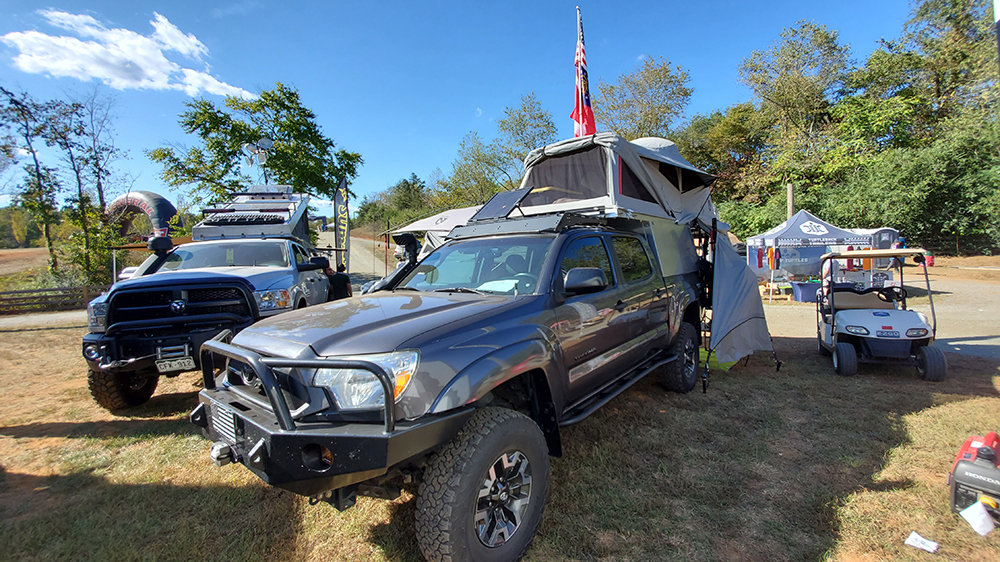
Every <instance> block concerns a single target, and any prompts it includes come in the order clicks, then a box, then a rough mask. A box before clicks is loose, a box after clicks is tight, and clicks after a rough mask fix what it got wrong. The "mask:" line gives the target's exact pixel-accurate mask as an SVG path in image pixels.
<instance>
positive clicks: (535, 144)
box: [493, 92, 557, 181]
mask: <svg viewBox="0 0 1000 562" xmlns="http://www.w3.org/2000/svg"><path fill="white" fill-rule="evenodd" d="M497 131H498V132H499V137H498V138H497V139H496V140H495V141H494V142H493V146H494V148H495V149H496V150H497V151H498V152H500V154H502V155H503V156H505V157H506V159H507V163H508V166H509V167H511V168H513V170H512V173H509V174H507V175H508V177H511V178H515V179H516V181H520V178H521V177H522V176H524V158H525V157H526V156H528V153H529V152H531V151H532V150H534V149H536V148H539V147H542V146H545V145H547V144H551V143H553V142H555V141H556V139H557V137H556V135H557V132H556V124H555V122H553V121H552V113H550V112H548V111H545V110H543V109H542V106H541V104H540V103H538V100H537V99H536V98H535V93H534V92H532V93H530V94H528V95H526V96H523V97H522V98H521V106H520V107H517V108H512V107H507V108H504V118H503V119H500V120H499V121H497Z"/></svg>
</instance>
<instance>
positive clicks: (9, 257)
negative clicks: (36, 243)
mask: <svg viewBox="0 0 1000 562" xmlns="http://www.w3.org/2000/svg"><path fill="white" fill-rule="evenodd" d="M48 258H49V253H48V250H46V249H45V248H16V249H13V250H0V275H10V274H11V273H17V272H19V271H24V270H25V269H38V268H41V267H45V264H46V263H47V260H48Z"/></svg>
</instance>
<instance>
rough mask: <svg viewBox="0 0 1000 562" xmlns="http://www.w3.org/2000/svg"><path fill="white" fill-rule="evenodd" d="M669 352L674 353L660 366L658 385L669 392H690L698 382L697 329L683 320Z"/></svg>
mask: <svg viewBox="0 0 1000 562" xmlns="http://www.w3.org/2000/svg"><path fill="white" fill-rule="evenodd" d="M670 353H671V354H672V355H676V356H677V359H674V360H673V361H671V362H670V363H667V364H666V365H664V366H663V367H661V368H660V385H662V386H663V388H665V389H667V390H669V391H671V392H680V393H681V394H684V393H686V392H691V389H692V388H694V385H695V383H697V382H698V359H699V357H700V355H699V353H698V330H697V328H695V327H694V326H692V325H691V324H688V323H687V322H684V323H682V324H681V329H680V330H678V331H677V339H676V340H675V341H674V345H673V346H672V347H671V348H670Z"/></svg>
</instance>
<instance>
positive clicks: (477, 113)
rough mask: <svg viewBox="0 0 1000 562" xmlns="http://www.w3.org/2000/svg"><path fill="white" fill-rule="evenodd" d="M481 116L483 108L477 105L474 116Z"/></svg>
mask: <svg viewBox="0 0 1000 562" xmlns="http://www.w3.org/2000/svg"><path fill="white" fill-rule="evenodd" d="M482 116H483V109H482V108H481V107H477V108H476V117H482Z"/></svg>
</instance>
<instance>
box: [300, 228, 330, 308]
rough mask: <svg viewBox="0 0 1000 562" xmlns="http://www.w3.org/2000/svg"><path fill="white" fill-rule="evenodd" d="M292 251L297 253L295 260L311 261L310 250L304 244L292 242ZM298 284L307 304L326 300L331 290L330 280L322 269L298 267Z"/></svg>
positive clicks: (302, 262) (303, 262)
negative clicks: (301, 268) (302, 268)
mask: <svg viewBox="0 0 1000 562" xmlns="http://www.w3.org/2000/svg"><path fill="white" fill-rule="evenodd" d="M292 253H293V254H294V255H295V262H296V263H301V264H308V263H309V252H307V251H306V250H305V248H303V247H302V246H299V245H298V244H295V243H292ZM296 270H297V271H296V278H297V279H298V281H297V284H298V285H299V287H300V288H301V290H302V293H303V294H304V295H305V297H306V305H307V306H312V305H314V304H320V303H322V302H326V297H327V292H328V291H329V290H330V280H329V278H328V277H327V276H326V273H324V272H323V271H322V270H319V269H316V270H304V271H303V270H298V268H296Z"/></svg>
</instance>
